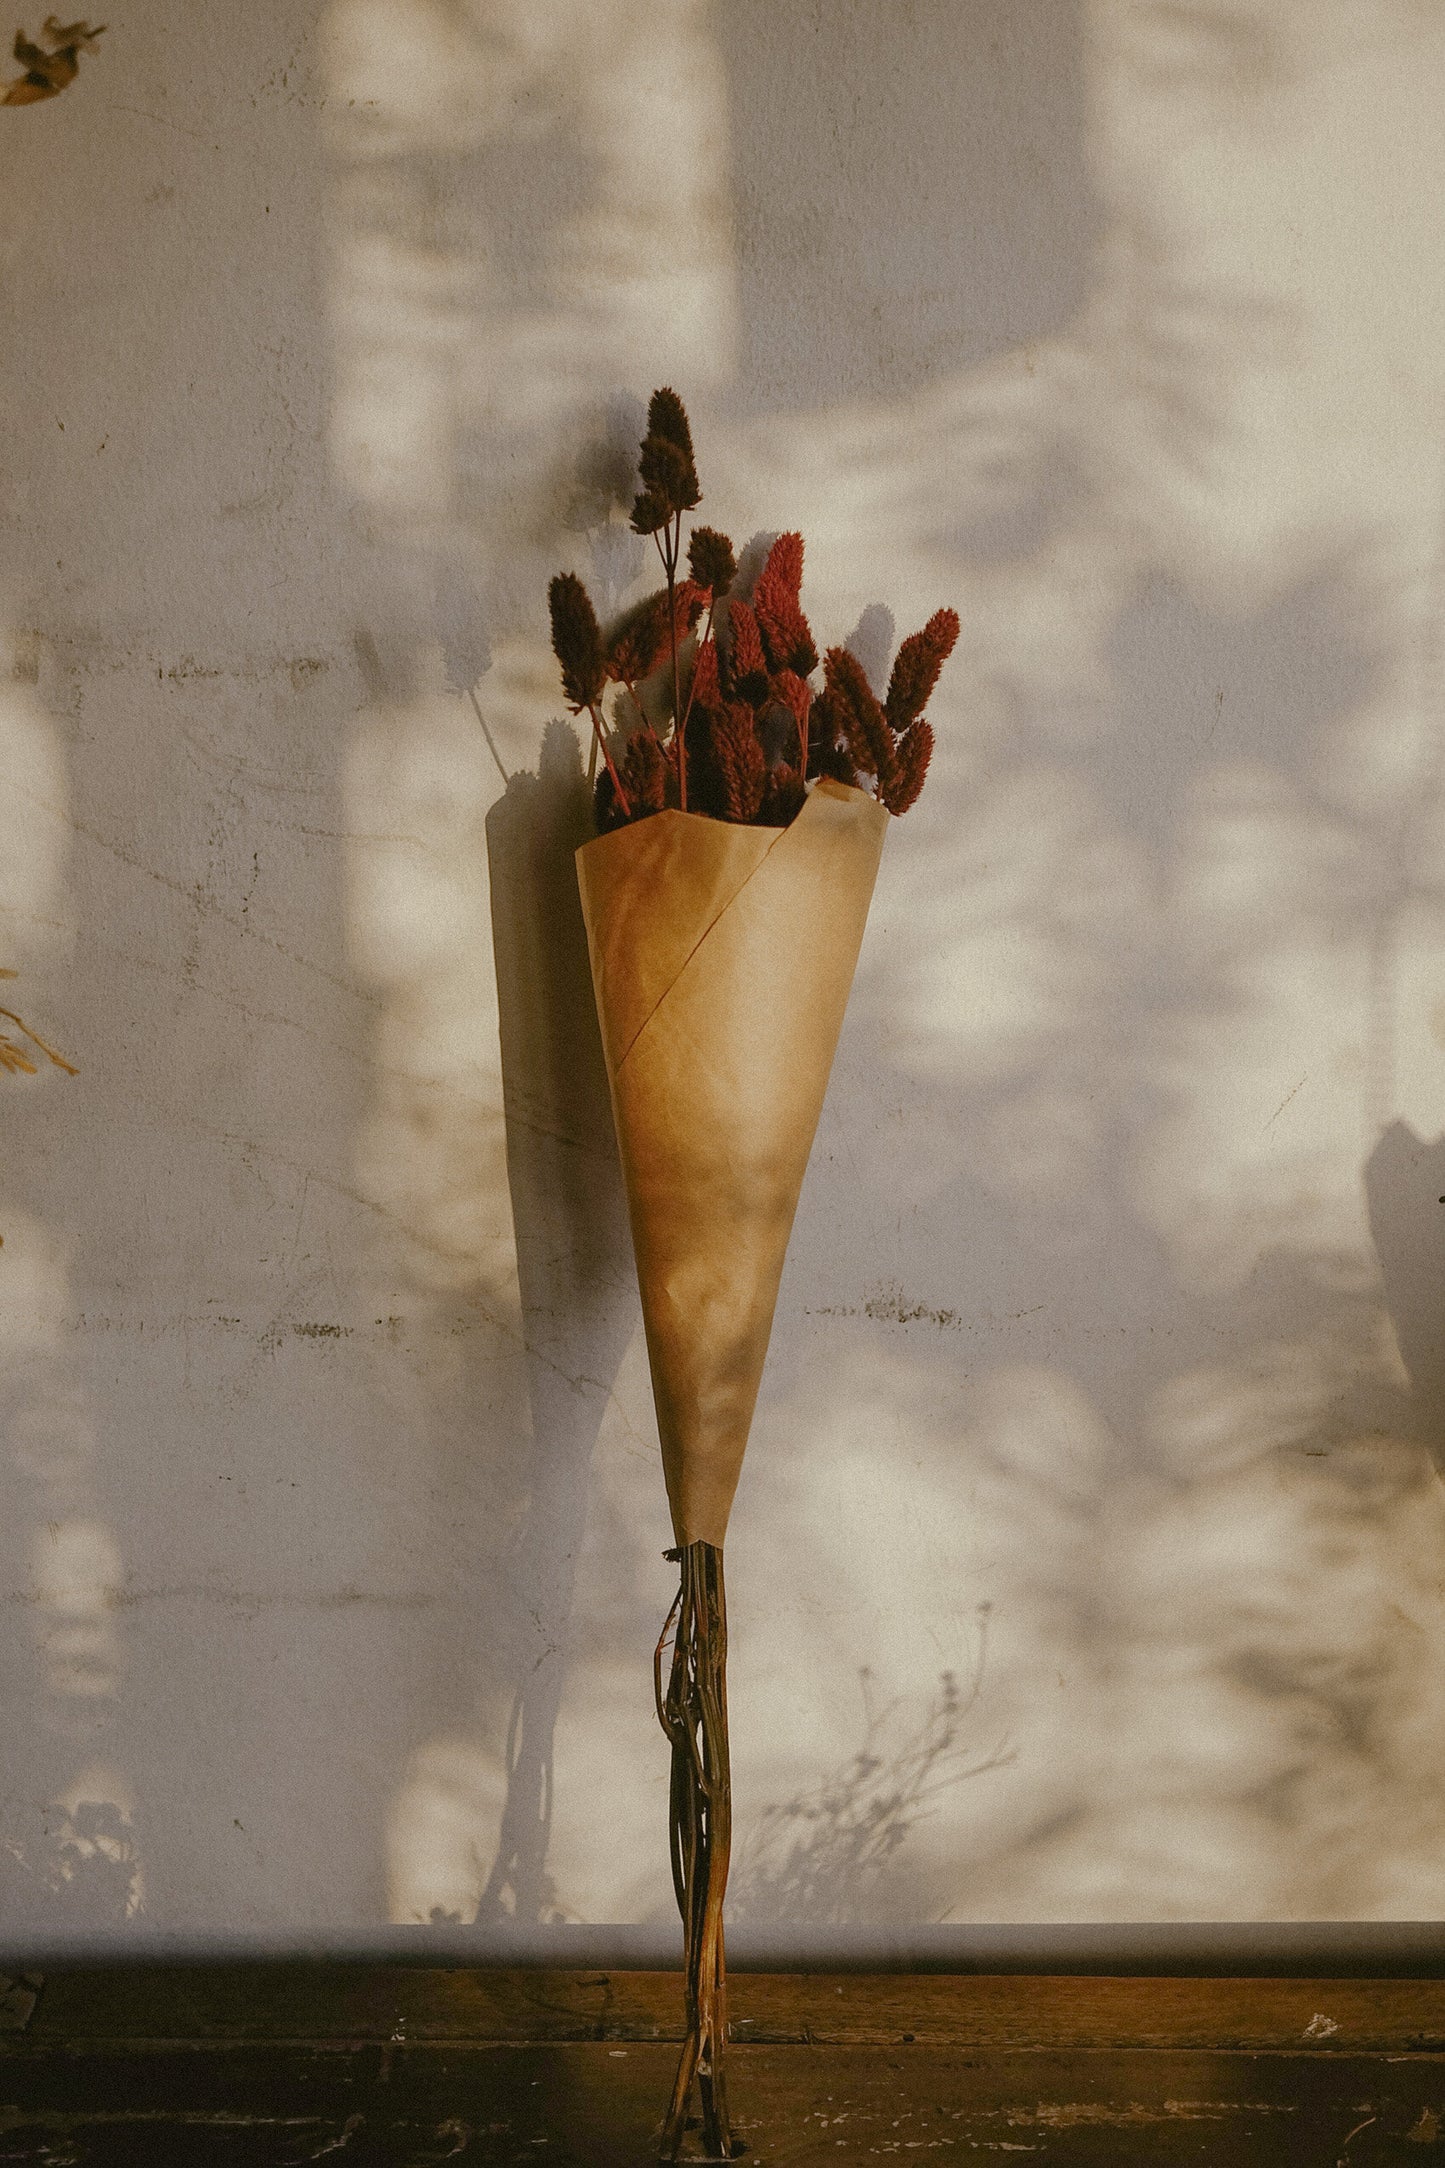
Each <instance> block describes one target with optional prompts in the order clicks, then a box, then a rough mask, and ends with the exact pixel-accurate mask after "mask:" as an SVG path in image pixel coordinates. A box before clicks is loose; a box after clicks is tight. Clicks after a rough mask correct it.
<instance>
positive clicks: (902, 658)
mask: <svg viewBox="0 0 1445 2168" xmlns="http://www.w3.org/2000/svg"><path fill="white" fill-rule="evenodd" d="M957 640H958V612H957V610H935V611H934V613H933V615H932V617H930V618H929V620H928V623H927V624H926V625H925V626H924V628H923V630H922V632H915V633H911V634H910V635H909V637H908V638H907V639H906V640H905V641H904V642H903V645H902V646H901V647H900V648H899V650H898V654H897V658H896V660H895V661H894V664H893V674H892V676H891V677H890V678H889V680H888V697H887V699H886V700H885V702H884V703H883V705H884V709H885V711H886V713H887V716H888V720H889V722H890V723H891V724H892V726H893V728H894V729H895V730H906V729H907V728H908V725H909V724H910V723H911V722H914V721H916V720H917V718H918V717H919V716H920V715H921V714H922V713H923V711H924V709H925V708H926V707H927V705H928V702H929V699H930V698H931V696H932V693H933V688H934V686H935V685H936V684H937V683H938V673H939V671H940V670H941V669H942V668H943V666H944V664H945V663H946V662H947V660H948V658H949V656H950V655H951V654H952V653H953V650H954V647H955V645H956V643H957Z"/></svg>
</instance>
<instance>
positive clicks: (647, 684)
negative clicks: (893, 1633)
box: [549, 389, 958, 2160]
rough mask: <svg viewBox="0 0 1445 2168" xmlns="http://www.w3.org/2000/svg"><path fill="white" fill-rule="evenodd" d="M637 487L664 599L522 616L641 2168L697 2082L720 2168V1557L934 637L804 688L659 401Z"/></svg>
mask: <svg viewBox="0 0 1445 2168" xmlns="http://www.w3.org/2000/svg"><path fill="white" fill-rule="evenodd" d="M639 465H640V480H641V484H642V486H641V489H640V490H639V492H638V495H637V499H636V502H635V504H634V506H633V512H632V525H633V527H634V528H635V530H636V531H637V532H638V533H639V534H643V535H651V536H652V537H653V539H654V542H655V544H656V547H657V552H658V556H659V558H660V560H661V565H662V573H663V584H662V585H661V587H659V588H658V590H657V591H656V592H655V593H654V594H651V595H649V596H648V597H647V599H646V600H645V601H643V602H641V603H639V604H637V605H636V606H635V607H634V608H633V609H631V610H629V611H628V612H627V613H626V614H625V615H624V616H623V617H622V618H621V620H620V621H619V622H618V623H617V624H615V625H613V626H612V627H611V628H610V629H609V630H607V631H606V632H604V630H603V628H602V626H601V625H600V624H599V623H598V619H597V616H596V613H595V611H594V609H593V607H592V604H591V601H590V599H589V597H588V595H587V591H586V589H585V588H584V586H583V584H582V582H581V581H580V580H579V579H577V578H576V576H575V575H574V574H572V573H559V574H558V575H557V577H556V578H555V579H554V580H553V581H552V584H551V590H550V596H549V600H550V605H551V620H552V642H553V647H554V649H555V651H556V655H557V659H558V661H559V663H560V664H561V668H562V683H563V689H564V692H565V694H566V697H567V700H568V702H569V704H570V706H571V708H572V711H573V713H574V714H577V715H581V714H585V715H587V716H588V718H589V720H590V723H591V728H592V737H593V749H594V761H595V760H596V758H597V757H598V756H600V762H601V765H600V767H599V768H596V769H595V801H594V802H595V809H596V816H597V827H598V830H599V833H598V835H597V837H596V839H595V840H594V841H593V842H590V843H587V844H584V845H583V846H582V848H581V849H580V850H579V851H578V853H577V874H578V883H579V887H580V890H581V897H582V911H583V917H584V919H585V921H586V926H587V939H588V947H589V950H590V954H591V962H592V977H593V985H594V989H595V992H596V997H597V1011H598V1018H599V1021H600V1024H601V1031H602V1043H603V1051H604V1054H605V1056H606V1061H607V1073H608V1079H609V1082H610V1085H611V1091H612V1108H613V1116H614V1120H615V1124H616V1129H617V1138H618V1145H619V1150H620V1154H621V1159H622V1169H623V1176H624V1180H625V1183H626V1188H627V1197H628V1206H629V1211H630V1216H631V1223H632V1239H633V1249H634V1252H635V1255H636V1260H637V1275H638V1284H639V1288H640V1291H641V1295H642V1310H643V1319H644V1323H645V1325H646V1329H647V1344H648V1355H649V1359H650V1363H651V1368H652V1384H653V1398H654V1401H655V1404H656V1409H657V1422H658V1431H659V1436H660V1439H661V1445H662V1461H663V1471H664V1474H665V1476H666V1481H667V1491H668V1500H669V1504H670V1507H671V1512H672V1523H673V1531H674V1534H675V1537H676V1544H677V1547H676V1549H675V1550H674V1551H672V1552H670V1553H669V1554H668V1555H669V1557H670V1558H672V1559H674V1560H675V1561H676V1562H677V1563H678V1565H679V1568H680V1587H679V1591H678V1596H677V1599H676V1601H675V1603H674V1604H673V1607H672V1611H671V1613H670V1614H669V1617H668V1621H667V1624H666V1626H665V1627H664V1629H663V1634H662V1639H661V1641H660V1642H659V1644H658V1649H657V1657H656V1691H657V1707H658V1715H659V1718H660V1720H661V1722H662V1725H663V1729H664V1731H665V1732H666V1734H667V1736H668V1739H669V1741H670V1743H671V1746H672V1790H671V1832H672V1867H673V1881H674V1888H675V1891H676V1895H677V1901H678V1908H679V1910H680V1912H681V1915H682V1921H683V1934H684V1958H685V1968H686V1996H687V2037H686V2041H685V2044H684V2048H683V2053H682V2058H681V2061H680V2063H679V2066H678V2072H677V2080H676V2084H675V2087H674V2091H673V2097H672V2101H671V2105H670V2107H669V2109H668V2113H667V2116H666V2119H665V2121H664V2124H663V2129H662V2138H661V2151H662V2156H663V2158H665V2159H668V2160H675V2159H677V2158H678V2154H679V2148H680V2147H681V2145H682V2142H683V2138H684V2133H685V2131H686V2130H687V2129H688V2128H689V2127H690V2125H689V2114H688V2111H689V2107H690V2103H691V2099H692V2092H693V2086H694V2082H696V2083H697V2085H698V2089H699V2094H700V2105H701V2135H702V2143H703V2147H704V2152H705V2155H706V2157H707V2158H709V2159H713V2160H726V2159H731V2158H732V2157H733V2156H734V2154H735V2152H738V2151H741V2150H742V2148H741V2147H740V2146H738V2145H736V2144H735V2141H734V2139H733V2136H732V2130H731V2123H730V2120H729V2115H728V2107H727V2097H726V2086H725V2078H724V2050H725V2047H726V2042H727V2011H726V1974H725V1964H724V1950H723V1926H722V1905H723V1891H724V1888H725V1885H726V1880H727V1869H728V1851H729V1843H730V1831H731V1796H730V1786H729V1775H728V1738H727V1673H726V1658H727V1621H726V1607H725V1596H724V1586H723V1542H724V1538H725V1535H726V1532H727V1524H728V1517H729V1514H730V1511H731V1507H732V1501H733V1495H734V1492H735V1490H736V1488H737V1482H738V1476H739V1473H740V1470H741V1467H742V1460H743V1454H744V1450H745V1448H746V1445H747V1439H748V1431H749V1428H750V1426H751V1422H752V1416H753V1409H754V1406H755V1403H756V1400H757V1394H758V1387H759V1384H760V1382H761V1378H762V1371H763V1364H764V1360H765V1358H766V1355H767V1348H768V1339H769V1335H770V1333H771V1330H772V1321H773V1311H774V1307H775V1304H776V1300H777V1292H778V1283H779V1280H780V1278H781V1274H782V1269H783V1261H784V1257H785V1255H786V1251H787V1245H788V1237H789V1234H790V1232H791V1229H792V1223H793V1216H794V1213H795V1211H796V1208H797V1201H798V1194H799V1190H800V1188H801V1186H802V1180H803V1175H804V1172H805V1170H806V1167H807V1163H808V1154H809V1151H810V1150H811V1147H812V1141H813V1134H814V1131H815V1129H816V1127H817V1123H818V1117H819V1114H820V1112H821V1110H822V1105H823V1096H824V1093H825V1091H826V1089H827V1083H828V1074H829V1071H830V1069H831V1066H832V1061H833V1054H834V1050H835V1048H836V1046H837V1041H838V1034H839V1031H840V1029H841V1026H842V1022H843V1012H844V1009H845V1007H846V1006H847V1000H848V992H849V988H850V986H851V984H852V980H853V972H854V968H855V965H856V963H857V958H858V951H859V947H860V945H861V943H862V939H863V929H864V924H865V922H866V919H867V915H868V906H869V902H870V900H871V897H872V893H873V885H874V880H875V878H876V875H877V871H878V862H879V857H880V854H881V851H882V848H883V838H884V835H885V834H886V832H887V829H888V826H889V822H890V818H891V817H892V816H894V815H897V814H900V813H903V812H905V811H906V810H907V809H908V807H909V806H911V805H912V804H913V803H914V801H915V800H916V798H917V797H918V793H919V791H920V790H921V789H922V787H923V781H924V777H925V775H926V774H927V771H928V764H929V759H930V757H931V754H932V751H933V732H932V729H931V727H930V725H929V723H928V721H927V719H926V717H925V715H924V712H923V711H924V708H925V706H926V705H927V702H928V699H929V697H930V695H931V694H932V692H933V689H934V686H935V685H936V684H937V682H938V676H939V672H940V671H941V669H942V667H943V664H944V662H945V661H946V660H947V657H948V655H949V654H950V652H951V651H952V648H953V646H954V643H955V641H956V640H957V637H958V618H957V616H956V615H955V613H954V612H953V611H952V610H939V611H937V612H936V613H935V615H934V616H933V617H931V618H930V619H929V621H928V623H927V625H925V626H924V628H923V630H922V631H921V632H917V633H914V634H913V635H912V636H911V637H910V638H908V639H906V640H904V642H903V643H902V645H901V646H900V648H899V650H898V655H897V659H896V660H895V662H894V665H893V670H892V675H891V677H890V679H889V683H888V689H887V692H886V694H885V696H884V698H883V699H882V700H879V699H878V698H877V696H876V695H875V693H874V692H873V689H872V687H871V685H870V684H869V682H868V678H867V674H866V673H865V671H864V669H863V667H862V665H861V664H860V663H859V662H858V661H857V660H856V658H855V657H854V656H853V655H852V654H850V653H849V651H848V650H847V649H846V648H844V647H832V648H829V649H828V651H827V653H826V655H825V656H824V657H823V661H822V673H823V683H822V686H821V687H816V686H815V685H814V683H813V678H814V673H815V672H816V671H817V669H818V667H819V660H818V652H817V649H816V647H815V646H814V643H813V636H812V633H811V631H810V629H809V626H808V621H807V618H806V617H805V616H804V614H803V607H802V600H801V589H802V576H803V541H802V537H801V535H798V534H784V535H781V536H779V538H778V539H777V541H775V542H774V543H773V545H772V548H771V550H770V551H769V553H768V557H767V561H766V563H765V564H764V566H763V568H762V571H761V572H760V573H759V575H758V577H757V579H756V581H755V582H754V585H753V589H752V593H751V595H750V596H748V597H747V598H744V597H743V596H741V595H740V594H738V593H736V592H735V589H736V587H737V584H738V567H737V560H736V557H735V554H734V550H733V546H732V544H731V542H730V541H729V540H728V538H727V537H726V535H723V534H719V533H718V532H717V531H716V530H715V529H713V528H710V527H695V528H694V529H693V532H692V535H691V538H690V540H689V542H688V545H687V550H686V556H685V558H684V552H683V520H684V517H685V515H686V514H687V513H689V512H691V511H692V510H694V509H695V507H696V506H697V504H698V503H699V502H700V499H701V490H700V488H699V486H698V479H697V469H696V464H695V461H694V457H693V448H692V436H691V431H690V428H689V425H688V419H687V415H686V412H685V410H684V408H683V404H682V401H681V400H680V399H679V398H678V396H677V394H676V393H675V392H674V391H671V390H668V389H664V390H661V391H657V392H654V394H653V396H652V401H651V404H650V406H649V409H648V419H647V434H646V436H645V437H644V439H643V442H642V449H641V458H640V462H639ZM684 564H685V566H686V570H685V571H684ZM609 686H616V687H620V688H621V691H620V693H618V694H617V695H616V696H615V699H614V707H613V714H612V717H611V719H610V723H609V721H608V720H607V719H605V718H604V714H603V701H604V697H605V695H606V693H607V690H608V688H609ZM799 936H802V937H801V938H800V937H799ZM669 1637H671V1644H672V1645H671V1654H670V1656H669V1655H668V1641H669Z"/></svg>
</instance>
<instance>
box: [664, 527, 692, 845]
mask: <svg viewBox="0 0 1445 2168" xmlns="http://www.w3.org/2000/svg"><path fill="white" fill-rule="evenodd" d="M681 551H682V514H681V512H679V513H678V514H677V525H676V528H674V527H672V526H671V525H669V527H668V530H667V555H666V556H665V558H664V559H663V562H664V564H665V565H666V567H667V636H668V639H669V641H670V643H671V646H672V723H673V730H674V732H675V734H676V737H677V803H678V809H679V811H680V812H683V813H685V812H686V811H687V747H686V745H685V744H684V743H683V734H682V691H681V688H680V686H679V683H678V676H677V560H678V557H679V555H680V554H681Z"/></svg>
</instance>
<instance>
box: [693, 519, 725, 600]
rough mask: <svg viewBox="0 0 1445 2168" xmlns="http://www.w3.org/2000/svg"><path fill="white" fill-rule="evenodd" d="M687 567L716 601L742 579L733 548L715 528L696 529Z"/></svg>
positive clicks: (694, 529)
mask: <svg viewBox="0 0 1445 2168" xmlns="http://www.w3.org/2000/svg"><path fill="white" fill-rule="evenodd" d="M687 564H688V570H689V571H690V572H691V574H692V576H693V578H694V579H695V580H696V581H697V584H698V586H699V587H705V588H706V589H707V590H708V592H709V594H710V595H711V596H712V598H713V600H714V601H715V602H716V601H717V600H718V598H719V597H720V596H722V595H725V594H726V593H727V591H728V589H729V588H730V587H731V586H732V584H733V581H734V580H735V579H736V578H737V576H738V561H737V558H736V557H735V556H734V555H733V546H732V544H731V542H729V540H728V538H727V536H726V535H725V534H719V533H718V531H717V529H716V528H715V527H694V528H693V530H692V540H691V541H690V542H689V543H688V545H687Z"/></svg>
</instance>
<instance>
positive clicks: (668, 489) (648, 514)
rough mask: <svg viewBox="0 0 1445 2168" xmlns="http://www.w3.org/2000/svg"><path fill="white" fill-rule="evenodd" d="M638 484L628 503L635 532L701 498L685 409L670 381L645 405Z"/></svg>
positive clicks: (662, 522)
mask: <svg viewBox="0 0 1445 2168" xmlns="http://www.w3.org/2000/svg"><path fill="white" fill-rule="evenodd" d="M637 467H638V473H639V474H640V476H641V478H642V488H641V490H640V491H639V492H638V495H637V498H636V501H635V502H634V504H633V507H632V525H633V527H634V529H635V530H636V532H637V533H638V534H655V533H656V532H657V530H658V528H659V527H665V526H666V525H667V523H668V521H669V520H670V519H672V518H674V517H675V515H676V514H677V513H679V512H690V511H691V510H692V508H693V506H694V505H695V504H698V503H700V501H701V499H702V488H701V485H700V484H699V482H698V478H697V463H696V461H695V460H694V458H693V451H692V431H691V429H690V428H689V427H688V420H687V409H686V408H685V407H684V405H683V403H682V401H681V400H680V399H679V398H678V396H677V393H676V392H675V391H674V390H673V389H672V387H671V386H670V385H664V386H663V387H662V389H661V390H660V391H655V392H654V393H653V395H652V398H651V400H650V401H649V403H648V408H647V434H646V436H645V437H644V438H643V440H642V449H641V452H640V455H639V458H638V462H637Z"/></svg>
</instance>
